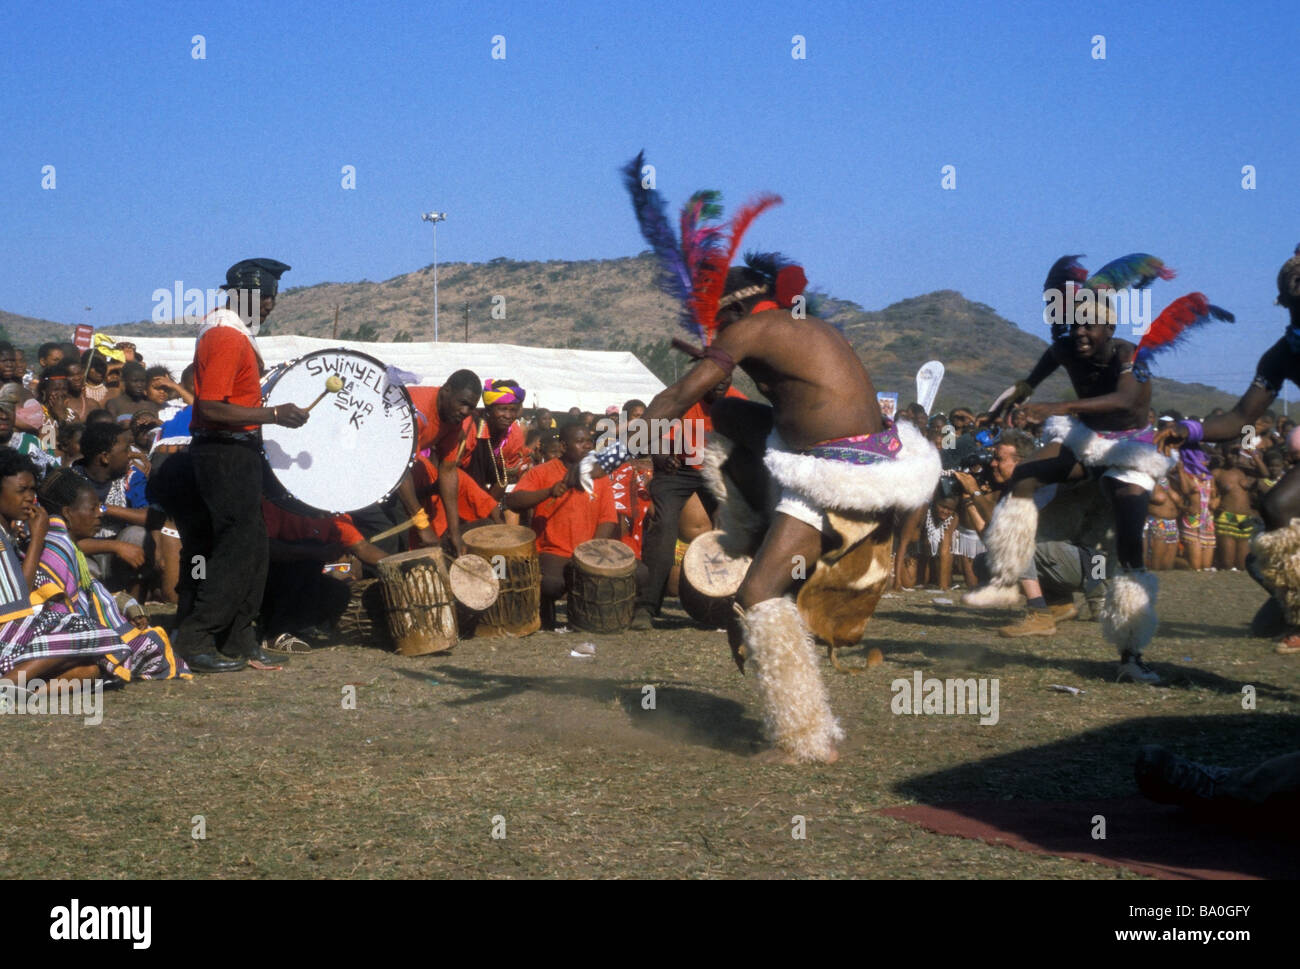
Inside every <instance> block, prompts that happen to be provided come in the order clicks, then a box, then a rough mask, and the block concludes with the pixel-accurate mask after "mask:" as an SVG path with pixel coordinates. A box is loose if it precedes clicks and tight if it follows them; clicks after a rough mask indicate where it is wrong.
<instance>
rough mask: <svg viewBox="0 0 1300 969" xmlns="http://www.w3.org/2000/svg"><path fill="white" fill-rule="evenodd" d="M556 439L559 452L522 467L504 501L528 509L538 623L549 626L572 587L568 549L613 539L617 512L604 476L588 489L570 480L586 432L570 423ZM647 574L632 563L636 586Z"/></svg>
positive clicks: (587, 445)
mask: <svg viewBox="0 0 1300 969" xmlns="http://www.w3.org/2000/svg"><path fill="white" fill-rule="evenodd" d="M560 439H561V441H563V443H564V451H563V453H562V454H561V456H560V457H559V458H556V459H555V460H552V461H547V462H546V463H545V464H541V465H538V466H537V467H534V468H532V469H531V470H530V471H528V472H526V473H525V474H524V476H523V477H522V478H520V479H519V484H518V485H517V486H516V487H515V490H514V491H512V492H510V493H509V494H508V495H506V501H505V504H506V507H507V508H509V509H511V510H512V511H520V512H522V511H525V510H532V512H533V519H532V529H533V531H534V532H535V533H536V534H537V553H538V559H539V564H540V565H541V572H542V623H543V626H544V627H545V628H550V629H553V628H555V603H556V601H557V600H558V599H560V598H561V597H563V596H564V595H566V594H567V593H568V591H569V589H570V588H571V586H572V582H573V578H572V566H571V560H572V558H573V552H574V550H575V549H576V548H577V547H578V546H579V545H581V544H582V543H583V542H587V541H590V540H591V539H593V538H611V539H616V538H618V514H617V512H616V511H615V510H614V491H613V488H612V487H611V485H610V482H609V478H607V477H601V478H595V479H594V480H593V481H592V493H591V494H587V493H586V492H585V491H583V489H582V488H581V487H579V486H577V484H576V477H577V475H576V469H577V466H578V462H579V461H581V460H582V459H583V458H584V457H585V456H586V455H587V454H589V453H590V452H591V448H592V439H591V432H590V431H588V430H587V428H586V427H585V426H584V425H583V424H581V423H580V422H574V423H570V424H566V425H564V427H562V428H561V429H560ZM571 472H572V474H571ZM570 478H572V479H573V481H574V484H572V485H571V484H570ZM648 578H649V574H648V572H647V571H646V568H645V566H644V565H642V564H641V563H639V562H638V563H637V585H638V591H640V589H641V588H643V587H644V586H645V585H646V581H647V579H648Z"/></svg>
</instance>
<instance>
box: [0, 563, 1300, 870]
mask: <svg viewBox="0 0 1300 969" xmlns="http://www.w3.org/2000/svg"><path fill="white" fill-rule="evenodd" d="M941 595H942V594H941V593H938V592H935V591H927V590H919V591H912V592H909V593H906V594H904V595H900V596H894V597H890V598H887V599H885V600H884V601H883V602H882V604H881V608H880V610H879V611H878V613H877V616H876V618H875V619H874V620H873V621H872V623H871V625H870V626H869V627H868V630H867V637H866V639H865V640H864V642H863V644H862V647H861V649H860V650H858V651H850V652H849V653H848V655H847V656H846V657H845V659H846V660H847V661H850V662H858V661H860V660H861V658H862V656H863V654H864V653H865V650H866V649H867V648H869V647H871V646H878V647H879V648H881V649H882V650H883V651H884V654H885V663H884V664H883V665H882V666H879V667H876V668H875V669H872V670H870V671H869V672H867V673H865V674H862V675H859V676H847V675H844V674H841V673H837V672H835V671H834V670H832V669H831V668H830V666H829V664H826V665H824V673H825V676H826V679H827V682H828V683H829V687H830V693H831V699H832V705H833V708H834V710H835V711H836V713H837V714H838V715H839V716H840V718H841V719H842V722H843V724H844V726H845V728H846V729H847V732H848V740H847V742H846V743H845V745H844V746H843V750H842V753H843V756H842V758H841V760H840V762H839V763H838V764H836V765H834V766H831V767H807V766H804V767H790V766H776V765H768V764H764V763H761V762H759V761H758V760H757V759H756V758H755V757H754V754H755V753H757V752H759V751H761V750H762V749H763V743H762V737H761V725H760V720H759V711H758V706H757V699H756V694H755V691H754V685H753V683H752V677H741V676H740V675H739V674H738V673H737V672H736V669H735V667H734V666H733V665H732V661H731V658H730V655H729V653H728V650H727V647H726V644H725V637H724V636H723V634H722V633H720V632H715V631H712V630H698V629H695V628H693V627H692V626H690V625H689V624H688V623H687V621H686V620H685V618H684V615H683V614H681V613H680V612H676V611H675V610H672V609H670V610H669V612H670V614H671V615H673V616H676V617H677V618H678V619H679V621H680V624H678V625H676V626H675V628H666V629H660V630H656V631H654V632H651V633H636V634H624V635H620V636H605V637H598V636H592V635H590V634H587V633H582V632H570V633H545V634H543V633H539V634H536V635H534V636H531V637H528V638H526V639H522V640H507V639H494V640H482V639H479V640H469V641H465V642H462V643H461V644H460V645H458V646H457V647H456V649H455V650H454V651H452V652H451V653H449V654H446V655H441V656H436V657H416V658H405V657H401V656H397V655H394V654H391V653H387V652H383V651H381V650H378V649H373V648H364V647H359V646H338V647H330V648H325V649H321V650H318V651H316V652H314V653H312V654H311V655H307V656H298V657H294V659H293V660H292V662H291V664H290V666H289V667H288V668H287V669H286V670H285V671H283V672H253V671H249V672H244V673H239V674H225V675H219V676H208V677H201V678H196V679H195V680H194V681H193V682H189V683H184V682H177V683H141V684H134V685H131V686H128V687H127V688H125V689H123V690H120V691H115V692H110V693H106V694H105V696H104V702H105V715H104V720H103V723H102V724H100V725H99V726H87V725H84V724H83V723H82V721H81V719H80V718H75V717H62V716H60V717H52V716H47V717H37V716H31V717H27V716H24V717H14V716H5V717H0V721H3V723H2V725H0V729H3V730H4V731H5V738H6V742H5V743H4V745H3V750H4V753H3V763H4V768H5V771H6V776H8V777H10V778H11V779H14V780H17V781H19V782H18V783H13V782H11V783H9V784H6V785H5V786H4V788H3V792H2V793H0V804H3V814H4V817H5V818H7V819H8V823H9V824H10V826H11V828H17V827H18V826H19V825H21V826H22V827H24V828H28V829H30V828H32V827H36V828H37V829H38V830H39V831H40V832H41V835H40V837H39V838H30V837H29V838H23V839H17V838H14V839H6V844H5V845H4V846H3V847H0V864H3V867H4V870H5V872H6V873H7V874H8V875H9V877H19V878H22V877H63V878H122V877H128V878H140V877H144V878H157V877H161V878H285V877H288V878H426V877H434V878H442V877H494V878H502V877H505V878H512V877H524V878H539V877H541V878H545V877H622V878H628V877H631V878H646V877H650V878H682V877H685V878H719V877H721V878H746V877H816V878H845V877H877V878H928V879H936V878H942V879H958V878H984V877H1019V878H1071V879H1083V878H1100V879H1115V878H1132V877H1136V876H1135V875H1133V874H1131V873H1127V872H1124V871H1119V870H1116V869H1111V868H1106V867H1102V866H1097V865H1092V864H1087V863H1081V862H1076V861H1072V860H1066V859H1061V858H1051V857H1039V856H1033V855H1028V854H1024V853H1021V852H1017V851H1014V850H1012V849H1009V848H1002V847H994V846H989V845H985V844H981V843H977V842H973V841H969V840H963V839H957V838H949V837H941V836H937V835H932V834H929V833H927V832H925V831H923V830H921V829H920V828H918V827H916V826H914V825H911V824H907V823H904V822H901V821H896V820H893V819H889V818H883V817H880V816H879V815H878V814H877V813H876V812H877V811H878V810H879V809H880V808H883V807H887V806H891V805H898V804H907V803H914V802H918V801H919V802H928V803H934V802H940V801H945V800H976V799H995V798H999V797H1002V798H1029V799H1040V800H1073V799H1080V798H1089V797H1116V796H1126V795H1131V794H1133V793H1134V791H1135V788H1134V786H1133V781H1132V764H1133V757H1134V754H1135V750H1136V747H1137V745H1138V744H1140V743H1145V742H1159V743H1164V744H1166V745H1167V746H1170V747H1172V748H1173V749H1175V750H1177V751H1179V752H1181V753H1184V754H1187V755H1191V756H1195V757H1197V758H1199V759H1204V760H1206V761H1208V762H1211V763H1214V762H1222V763H1245V762H1257V761H1258V760H1262V759H1264V758H1265V757H1267V756H1272V755H1274V754H1277V753H1282V752H1285V751H1286V750H1288V749H1294V747H1295V745H1296V741H1297V737H1298V736H1300V731H1297V729H1296V728H1297V725H1300V718H1298V714H1300V656H1290V657H1287V656H1278V655H1276V654H1275V653H1274V652H1273V649H1272V644H1271V643H1270V642H1268V641H1264V640H1259V639H1252V638H1250V636H1249V634H1248V632H1247V630H1246V624H1247V623H1248V621H1249V619H1250V616H1251V615H1252V614H1253V612H1254V610H1255V608H1256V606H1257V605H1258V604H1259V602H1260V601H1261V600H1262V598H1263V596H1262V593H1260V592H1259V590H1258V588H1257V587H1256V586H1255V585H1254V584H1253V583H1252V582H1251V581H1250V580H1249V579H1248V578H1247V577H1245V576H1244V575H1240V574H1203V575H1195V574H1188V573H1165V574H1163V575H1162V590H1161V598H1160V613H1161V615H1162V617H1163V621H1162V623H1161V629H1160V632H1159V633H1158V635H1157V638H1156V641H1155V642H1154V644H1153V645H1152V647H1151V649H1150V650H1149V653H1148V659H1149V661H1150V662H1151V663H1152V665H1153V666H1154V667H1155V668H1156V669H1157V670H1158V671H1159V672H1160V673H1161V674H1162V675H1164V676H1165V677H1166V679H1167V681H1168V683H1169V685H1168V686H1166V687H1162V688H1152V687H1146V686H1137V685H1133V684H1124V685H1117V684H1115V683H1114V682H1112V681H1113V678H1114V668H1115V659H1114V656H1113V654H1112V653H1111V651H1110V648H1109V647H1108V646H1106V645H1105V644H1104V643H1103V642H1102V640H1101V636H1100V630H1099V628H1098V626H1097V624H1096V623H1091V622H1071V623H1068V624H1064V625H1063V626H1062V627H1061V631H1060V633H1059V634H1058V635H1057V636H1055V637H1053V638H1050V639H1049V638H1037V639H1027V640H1026V639H1020V640H1008V639H1001V638H999V637H998V636H997V635H996V629H997V627H998V626H1000V625H1004V624H1005V623H1006V622H1007V621H1009V620H1010V619H1013V618H1015V614H1014V613H1012V612H1006V611H996V612H988V613H984V612H975V611H972V610H968V609H964V608H962V607H960V606H959V605H955V604H944V603H941V602H936V601H935V600H936V599H937V598H939V597H940V596H941ZM948 597H949V598H953V599H955V598H957V596H956V595H950V596H948ZM670 605H671V606H674V607H675V605H676V602H675V600H670ZM583 642H592V643H594V644H595V655H594V656H593V657H589V658H574V657H571V656H570V650H571V648H572V647H574V646H577V645H579V644H580V643H583ZM915 670H920V671H922V672H923V674H924V675H925V676H937V677H940V678H944V677H957V676H961V677H966V676H974V677H996V678H997V679H998V683H999V706H1000V709H999V719H998V722H997V723H996V724H993V725H981V724H980V723H979V722H978V721H979V718H978V717H977V716H898V715H895V714H893V713H892V712H891V700H892V699H893V696H894V694H893V693H892V692H891V690H890V683H891V681H893V680H895V679H897V678H900V677H901V678H906V679H909V680H910V679H911V677H912V674H913V671H915ZM1053 684H1064V685H1070V686H1076V687H1080V688H1082V689H1084V690H1086V693H1085V694H1083V695H1079V696H1074V695H1068V694H1064V693H1060V692H1054V691H1052V690H1051V689H1049V687H1050V686H1051V685H1053ZM1245 685H1250V686H1253V687H1254V690H1255V695H1256V706H1257V709H1255V710H1254V711H1246V710H1243V709H1242V698H1243V693H1242V688H1243V686H1245ZM646 686H653V687H654V688H655V690H654V708H653V709H646V706H647V705H648V696H647V692H646V691H645V690H644V687H646ZM348 687H353V688H355V698H356V702H355V709H346V708H345V702H344V698H345V695H346V694H348V693H349V692H351V691H349V690H347V689H346V688H348ZM199 815H201V816H202V820H201V821H198V820H196V816H199ZM795 816H800V817H802V818H803V819H804V833H805V834H806V837H804V838H802V839H800V838H795V837H792V833H793V832H794V826H795V824H796V822H794V820H793V819H794V818H795ZM1080 823H1081V824H1086V823H1087V819H1084V818H1081V821H1080ZM200 826H201V827H202V828H203V829H204V830H203V833H204V834H205V837H203V838H201V839H199V838H195V837H193V834H194V833H195V831H196V830H197V828H198V827H200ZM494 834H496V835H498V836H497V837H494ZM502 835H503V836H502ZM19 844H24V845H25V846H27V847H25V848H24V849H23V850H21V851H20V850H18V849H17V847H16V846H17V845H19ZM32 844H39V845H40V849H39V850H31V847H30V846H31V845H32Z"/></svg>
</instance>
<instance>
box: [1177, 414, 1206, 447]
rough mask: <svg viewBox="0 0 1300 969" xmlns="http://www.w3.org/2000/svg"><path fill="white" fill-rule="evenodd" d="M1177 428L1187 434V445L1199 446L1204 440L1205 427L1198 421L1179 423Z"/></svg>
mask: <svg viewBox="0 0 1300 969" xmlns="http://www.w3.org/2000/svg"><path fill="white" fill-rule="evenodd" d="M1178 426H1179V427H1181V428H1182V429H1183V430H1185V431H1186V432H1187V443H1188V444H1200V443H1201V442H1202V441H1203V440H1205V427H1204V426H1203V425H1202V424H1201V422H1200V421H1191V420H1188V421H1179V422H1178Z"/></svg>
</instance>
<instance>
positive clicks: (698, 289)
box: [691, 195, 781, 343]
mask: <svg viewBox="0 0 1300 969" xmlns="http://www.w3.org/2000/svg"><path fill="white" fill-rule="evenodd" d="M780 204H781V196H779V195H762V196H760V197H759V198H757V199H755V200H754V201H752V202H749V203H748V204H746V205H745V206H743V207H742V208H741V209H740V211H738V212H737V213H736V215H735V217H734V218H732V220H731V229H730V232H729V233H728V235H727V251H726V252H725V253H718V254H717V255H714V256H711V257H709V258H706V259H705V260H704V262H703V263H702V264H701V266H700V270H699V272H698V273H696V275H695V286H694V292H693V293H692V295H691V308H692V309H693V310H694V311H695V319H696V320H697V321H698V322H699V324H700V326H701V327H702V328H703V329H704V332H705V334H706V336H707V341H706V342H708V343H712V342H713V333H714V330H716V329H717V325H718V320H717V317H718V304H719V303H720V302H721V301H722V294H723V293H724V292H725V291H726V288H727V270H729V269H730V268H731V263H732V261H733V260H734V259H735V258H736V253H737V252H739V251H740V240H741V239H742V238H744V235H745V233H746V232H748V231H749V227H750V226H751V225H752V224H753V222H754V220H755V219H757V218H758V217H759V216H760V215H762V214H763V213H764V212H766V211H767V210H768V209H770V208H773V207H774V206H777V205H780Z"/></svg>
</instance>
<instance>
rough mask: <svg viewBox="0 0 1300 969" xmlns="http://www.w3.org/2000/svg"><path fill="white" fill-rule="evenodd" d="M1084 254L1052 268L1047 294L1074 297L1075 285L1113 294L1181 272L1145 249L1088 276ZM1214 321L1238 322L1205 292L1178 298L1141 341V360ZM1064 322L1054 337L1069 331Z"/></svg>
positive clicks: (1045, 284)
mask: <svg viewBox="0 0 1300 969" xmlns="http://www.w3.org/2000/svg"><path fill="white" fill-rule="evenodd" d="M1082 258H1083V256H1082V255H1076V256H1062V257H1061V258H1060V259H1058V260H1056V262H1054V263H1053V264H1052V268H1051V269H1050V270H1048V273H1047V279H1046V280H1044V282H1043V295H1044V298H1047V297H1048V296H1049V295H1050V294H1052V293H1060V294H1062V295H1063V296H1064V297H1066V299H1067V302H1068V300H1069V298H1070V296H1071V295H1072V294H1071V288H1073V289H1076V290H1077V289H1090V290H1093V291H1094V292H1095V293H1097V294H1099V295H1102V294H1104V295H1109V294H1111V293H1114V292H1118V291H1119V290H1123V289H1128V288H1130V287H1132V288H1133V289H1145V288H1146V287H1147V286H1150V285H1151V284H1152V283H1153V282H1155V281H1156V280H1157V279H1166V280H1167V279H1173V278H1174V276H1176V275H1177V273H1175V272H1174V270H1172V269H1170V268H1169V267H1168V266H1166V265H1165V264H1164V262H1163V261H1162V260H1160V259H1157V258H1156V257H1155V256H1152V255H1149V254H1147V253H1145V252H1134V253H1130V254H1129V255H1127V256H1121V257H1120V258H1118V259H1114V260H1112V261H1111V262H1108V263H1106V265H1104V266H1102V267H1101V269H1099V270H1097V272H1095V273H1093V274H1092V275H1091V276H1090V275H1088V271H1087V270H1086V269H1084V268H1083V266H1082V265H1081V264H1080V263H1079V260H1080V259H1082ZM1210 320H1223V321H1226V322H1228V323H1233V322H1235V320H1236V318H1235V317H1234V316H1233V315H1232V314H1231V313H1229V312H1228V311H1227V310H1225V309H1223V308H1222V307H1219V306H1215V305H1213V304H1212V303H1211V302H1210V301H1209V300H1208V299H1206V297H1205V294H1204V293H1188V294H1187V295H1186V296H1180V297H1179V298H1178V299H1176V300H1174V301H1173V302H1172V303H1170V304H1169V305H1168V306H1166V307H1165V309H1164V311H1163V312H1161V314H1160V315H1159V316H1157V317H1156V318H1155V319H1154V320H1153V321H1152V322H1151V326H1150V327H1149V328H1148V329H1147V331H1146V333H1145V334H1143V336H1142V340H1141V342H1139V343H1138V349H1137V362H1138V363H1141V364H1144V365H1145V364H1149V363H1150V362H1151V360H1152V358H1153V357H1155V355H1156V354H1158V353H1163V352H1165V351H1166V350H1169V349H1171V348H1173V347H1175V346H1177V345H1178V344H1180V343H1182V342H1183V340H1184V339H1185V337H1186V336H1187V333H1188V332H1189V331H1190V330H1191V329H1192V328H1193V327H1197V326H1201V325H1202V324H1204V323H1208V322H1209V321H1210ZM1069 329H1070V328H1069V326H1068V325H1066V324H1064V323H1055V324H1053V325H1052V338H1053V339H1054V340H1056V339H1060V338H1062V337H1063V336H1065V335H1066V334H1067V333H1068V332H1069Z"/></svg>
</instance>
